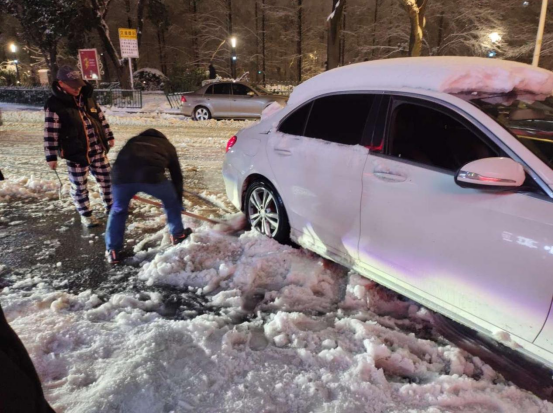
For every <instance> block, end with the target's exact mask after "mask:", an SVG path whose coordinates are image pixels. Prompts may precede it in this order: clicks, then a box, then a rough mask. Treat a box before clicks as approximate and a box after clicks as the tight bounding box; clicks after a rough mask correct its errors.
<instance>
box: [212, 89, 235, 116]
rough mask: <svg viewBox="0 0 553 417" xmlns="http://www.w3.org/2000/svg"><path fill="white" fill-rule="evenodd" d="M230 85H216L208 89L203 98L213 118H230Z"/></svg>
mask: <svg viewBox="0 0 553 417" xmlns="http://www.w3.org/2000/svg"><path fill="white" fill-rule="evenodd" d="M231 94H232V93H231V83H217V84H213V87H212V88H210V89H208V90H207V91H206V94H205V98H206V100H207V102H208V103H209V105H210V107H211V111H212V116H213V117H230V116H232V104H231V103H232V95H231Z"/></svg>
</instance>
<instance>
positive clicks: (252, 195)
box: [244, 180, 290, 244]
mask: <svg viewBox="0 0 553 417" xmlns="http://www.w3.org/2000/svg"><path fill="white" fill-rule="evenodd" d="M244 211H245V214H246V219H247V220H248V224H250V226H251V227H252V229H256V230H257V231H258V232H259V233H262V234H265V235H267V236H270V237H272V238H273V239H275V240H276V241H277V242H279V243H282V244H287V243H289V242H290V223H289V222H288V216H287V214H286V209H285V208H284V204H283V202H282V198H280V195H279V194H278V192H277V191H276V190H275V188H274V187H273V186H272V185H271V184H270V183H269V182H268V181H263V180H259V181H255V182H253V183H252V184H250V186H249V187H248V189H247V191H246V200H245V201H244Z"/></svg>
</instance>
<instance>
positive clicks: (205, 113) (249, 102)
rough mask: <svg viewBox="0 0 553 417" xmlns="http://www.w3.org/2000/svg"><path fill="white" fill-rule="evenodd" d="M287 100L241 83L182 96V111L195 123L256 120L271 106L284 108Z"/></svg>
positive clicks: (217, 85) (218, 84) (221, 84)
mask: <svg viewBox="0 0 553 417" xmlns="http://www.w3.org/2000/svg"><path fill="white" fill-rule="evenodd" d="M287 101H288V97H286V96H280V95H272V94H271V93H269V92H268V91H266V90H265V89H263V88H262V87H259V86H255V87H254V86H252V85H249V84H246V83H241V82H216V83H211V84H208V85H206V86H204V87H202V88H200V89H199V90H197V91H195V92H193V93H187V94H183V95H182V97H181V109H182V112H183V113H184V115H185V116H188V117H192V118H194V119H195V120H208V119H211V118H215V119H218V118H255V117H261V113H262V112H263V110H264V109H265V108H266V107H267V106H269V105H270V104H271V103H274V102H277V103H279V104H281V105H282V106H284V105H285V104H286V102H287Z"/></svg>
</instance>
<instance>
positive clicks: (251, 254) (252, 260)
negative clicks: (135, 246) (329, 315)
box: [139, 231, 344, 311]
mask: <svg viewBox="0 0 553 417" xmlns="http://www.w3.org/2000/svg"><path fill="white" fill-rule="evenodd" d="M343 277H344V271H342V270H340V271H339V273H336V272H334V273H333V271H331V270H326V269H325V266H324V263H323V262H322V260H321V259H320V258H319V257H317V256H315V255H311V254H309V253H307V252H305V251H300V250H296V249H292V248H286V249H283V247H282V246H281V245H279V244H278V243H277V242H275V241H274V240H272V239H269V238H267V237H265V236H262V235H260V234H259V233H257V232H255V231H252V232H248V233H244V234H243V235H242V236H240V238H238V239H237V238H235V237H231V236H226V235H221V234H217V233H213V232H205V233H194V234H193V235H192V236H191V237H190V239H189V240H187V241H185V242H184V243H182V244H181V245H178V246H177V247H174V248H171V249H169V250H167V251H166V252H164V253H162V254H158V255H157V256H156V257H155V259H154V260H153V261H152V262H150V263H148V264H146V265H145V266H144V267H143V269H142V271H141V272H140V274H139V278H140V279H142V280H144V281H146V282H147V284H148V285H156V286H159V285H170V286H174V287H177V288H191V287H193V288H198V289H201V291H202V292H203V293H210V292H212V291H214V290H222V291H221V292H219V293H218V294H217V295H216V297H215V299H214V300H213V303H214V305H218V306H221V307H231V308H232V307H241V306H242V303H244V302H246V303H249V302H251V300H250V298H251V297H253V298H255V297H256V295H260V296H261V298H260V299H259V300H258V301H259V302H261V303H262V304H263V309H264V310H277V309H278V310H285V311H328V310H329V309H330V308H331V306H332V305H335V304H336V303H337V302H338V300H339V296H340V291H339V284H340V279H342V280H343ZM237 290H238V291H237ZM241 294H243V295H245V298H244V299H242V298H240V295H241Z"/></svg>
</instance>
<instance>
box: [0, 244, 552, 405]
mask: <svg viewBox="0 0 553 417" xmlns="http://www.w3.org/2000/svg"><path fill="white" fill-rule="evenodd" d="M256 240H260V238H256V237H254V236H253V235H250V236H248V237H247V238H246V239H245V241H249V242H250V245H248V244H245V243H246V242H238V243H237V244H236V245H234V246H232V247H231V248H230V249H229V250H226V251H225V250H224V249H223V248H222V245H214V247H213V249H209V250H208V248H207V247H206V246H202V245H199V246H197V247H196V249H195V250H192V248H193V247H194V245H196V244H197V242H196V243H195V244H190V245H188V246H187V245H181V246H184V247H185V248H187V253H188V255H189V256H191V257H194V258H195V263H194V265H196V268H197V269H198V270H199V269H201V268H204V270H208V269H207V268H209V267H210V266H214V264H215V262H214V261H213V260H212V261H211V263H212V264H213V265H208V264H209V259H208V257H209V256H214V255H215V254H217V253H223V252H225V253H226V254H227V256H219V258H221V259H222V258H225V259H229V256H230V257H232V255H231V254H232V253H233V252H234V251H239V248H242V249H244V250H245V253H243V254H239V253H234V256H238V257H243V258H253V259H251V262H254V263H261V264H264V263H265V261H264V262H261V261H260V260H261V259H263V258H262V257H261V253H262V252H263V251H267V250H274V249H275V248H276V246H274V247H272V246H271V245H269V241H267V242H263V241H262V239H261V247H260V248H259V249H256V248H254V247H253V246H252V245H251V243H252V242H253V241H256ZM211 243H213V242H211ZM227 243H229V242H227ZM181 250H184V248H181ZM206 251H208V252H209V253H210V255H205V256H202V255H201V254H198V253H197V252H202V253H203V252H206ZM281 252H284V253H281ZM287 252H294V253H287ZM267 255H268V256H267V257H266V258H270V257H272V258H274V259H275V260H274V261H273V262H270V261H268V260H267V261H266V262H267V264H265V265H264V266H263V265H259V268H260V269H257V271H256V272H255V273H254V274H253V275H254V276H255V278H254V277H252V276H248V277H243V276H242V274H240V273H237V272H236V271H237V270H238V269H240V265H238V267H237V268H236V271H235V272H232V268H231V267H230V265H229V264H227V266H226V267H223V268H221V267H219V268H218V269H217V271H216V272H217V275H218V278H220V277H222V276H225V275H226V276H227V277H228V278H227V279H229V280H230V281H236V282H235V285H229V287H234V288H235V290H234V292H233V293H234V296H235V297H237V298H240V297H242V296H243V293H242V290H240V289H238V288H243V289H244V290H246V289H249V290H252V289H256V288H257V289H261V288H263V289H264V290H265V291H267V290H268V289H269V288H267V286H268V285H269V286H272V288H277V287H278V286H280V289H279V290H275V291H277V292H279V293H281V294H284V293H285V292H286V291H283V290H284V288H285V287H286V283H285V281H286V280H288V281H289V284H288V287H289V288H290V291H288V292H287V293H289V295H290V296H293V297H295V300H296V301H297V302H298V304H297V306H298V308H297V309H295V308H294V307H295V306H289V307H288V308H289V309H290V311H282V310H280V311H276V310H275V311H272V312H268V313H266V314H261V313H258V315H257V317H253V318H251V319H250V320H247V321H236V319H233V318H232V316H230V315H214V314H203V315H200V316H198V317H195V318H194V319H192V320H189V321H174V320H166V319H163V318H161V317H160V316H159V315H158V314H157V313H156V309H158V308H159V305H160V296H159V294H157V293H156V292H155V291H152V292H148V293H143V294H141V295H140V296H137V295H130V294H123V293H121V294H116V295H114V296H112V297H111V298H110V299H109V300H108V301H107V302H102V301H101V300H100V299H99V298H98V297H97V296H96V295H95V294H93V293H91V292H90V291H86V292H83V293H81V294H78V295H70V294H67V293H64V292H48V290H47V289H46V288H45V287H42V288H38V289H35V290H34V291H33V292H32V294H31V293H30V294H29V296H27V297H21V296H20V295H18V294H17V293H16V292H15V291H13V290H11V291H10V290H9V289H5V290H4V291H3V293H0V302H1V303H2V305H3V307H4V311H5V313H6V316H7V318H8V320H9V321H10V322H11V324H12V326H13V328H14V329H15V330H16V332H17V333H18V334H19V336H20V337H21V338H22V340H23V341H24V343H25V345H26V347H27V349H28V350H29V353H30V355H31V357H32V358H33V360H34V362H35V364H36V367H37V370H38V372H39V374H40V376H41V379H42V381H43V386H44V390H45V394H46V397H47V399H48V400H49V401H50V403H51V404H52V405H53V406H54V408H55V409H56V410H57V411H59V412H397V411H399V412H436V411H442V412H452V411H465V412H483V411H487V412H516V411H524V412H539V411H542V412H552V411H553V405H551V404H549V403H547V402H545V401H541V400H539V399H538V398H536V397H535V396H533V395H532V394H530V393H527V392H525V391H522V390H520V389H518V388H516V387H514V386H511V385H509V384H507V383H505V382H504V381H503V380H502V378H501V377H500V376H499V375H498V374H496V373H495V372H494V371H493V370H492V369H491V368H490V367H489V366H487V365H486V364H484V363H482V361H480V360H479V359H478V358H475V357H472V356H470V355H468V354H467V353H465V352H463V351H462V350H460V349H458V348H455V347H452V346H449V345H444V344H442V343H436V342H434V341H431V340H425V339H422V338H418V337H417V336H416V335H414V334H413V333H412V332H413V330H415V329H417V328H422V327H423V326H424V322H423V321H421V320H417V314H416V313H415V312H414V311H413V309H411V308H406V305H408V303H406V302H402V301H399V300H397V299H394V297H393V295H388V296H386V295H385V294H382V293H380V292H381V291H383V290H382V289H381V288H380V287H378V286H375V285H372V284H371V283H370V282H369V281H368V280H364V279H363V278H361V277H359V276H357V275H350V276H347V275H343V274H342V273H338V272H337V271H328V270H325V268H324V266H323V265H322V261H320V259H319V260H317V258H316V257H314V256H311V255H307V254H304V257H306V258H307V259H305V260H304V261H303V262H302V261H301V259H300V258H301V257H302V252H301V251H299V250H292V249H287V248H280V250H277V253H272V254H267ZM286 260H287V261H288V263H286V262H283V261H286ZM202 262H203V263H204V266H203V267H200V265H201V264H202ZM297 263H300V264H301V265H297ZM280 264H283V265H280ZM295 264H296V265H295ZM279 265H280V266H279ZM294 265H295V266H294ZM309 267H312V268H313V269H314V270H313V271H310V270H309ZM225 268H227V270H226V272H223V274H219V271H223V270H224V269H225ZM294 270H295V271H296V272H298V271H299V273H301V274H307V275H309V276H310V277H311V278H310V279H311V286H307V285H305V286H301V285H297V283H296V282H294V280H293V279H290V278H291V276H290V275H291V274H292V272H293V271H294ZM262 272H263V273H262ZM277 272H278V273H277ZM284 272H288V273H284ZM232 275H237V277H236V278H231V276H232ZM309 276H308V278H309ZM240 277H241V278H240ZM296 277H297V275H296ZM315 277H319V278H315ZM329 278H332V279H335V280H338V281H341V283H342V284H343V286H344V287H345V289H346V291H347V293H348V294H349V296H348V301H347V302H346V303H345V304H343V305H342V307H343V308H340V309H338V310H335V309H334V308H333V309H332V310H331V311H328V312H326V313H321V314H319V315H312V314H307V313H306V312H302V311H298V310H301V309H303V308H304V307H306V303H305V302H302V299H304V295H305V293H302V288H303V289H307V288H310V291H312V290H314V289H316V288H321V287H322V284H323V282H325V281H327V280H328V279H329ZM182 282H185V281H182ZM188 282H190V279H188ZM31 284H32V283H29V285H31ZM179 285H180V284H179ZM275 285H276V286H275ZM360 286H361V287H363V288H364V290H363V291H361V290H360V288H357V287H360ZM384 291H385V290H384ZM292 293H295V295H293V294H292ZM221 294H222V293H221ZM336 294H337V292H334V290H333V291H330V292H328V294H327V295H330V296H331V297H334V296H335V295H336ZM310 297H311V295H310V294H307V297H306V298H305V299H309V298H310ZM318 297H319V298H320V299H321V300H323V301H324V299H325V295H321V294H319V295H318ZM288 300H292V298H288ZM381 303H383V304H388V307H385V308H389V306H390V304H394V305H395V309H394V310H395V314H396V315H397V317H396V318H392V317H382V316H378V315H377V314H375V313H374V312H373V308H379V306H380V304H381ZM307 304H311V303H307ZM323 305H324V302H323V303H321V304H320V305H319V306H318V307H319V310H324V308H322V306H323ZM348 306H349V307H355V308H354V309H348V308H345V307H348ZM362 306H364V307H362ZM327 307H329V306H328V305H327ZM294 310H295V311H294ZM417 310H418V309H417ZM401 311H403V312H407V313H405V314H403V313H401Z"/></svg>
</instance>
